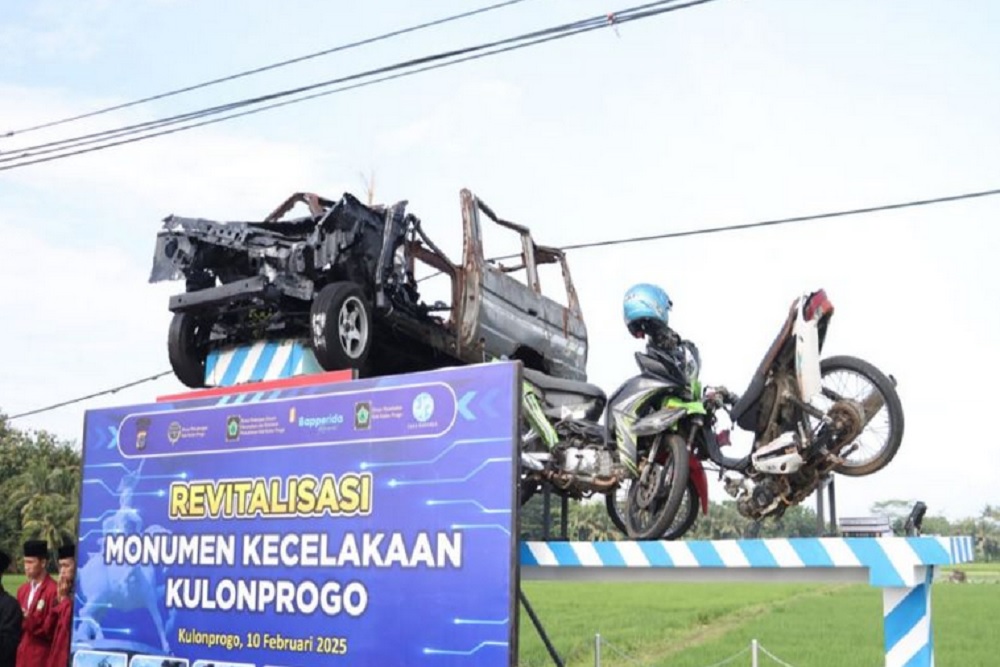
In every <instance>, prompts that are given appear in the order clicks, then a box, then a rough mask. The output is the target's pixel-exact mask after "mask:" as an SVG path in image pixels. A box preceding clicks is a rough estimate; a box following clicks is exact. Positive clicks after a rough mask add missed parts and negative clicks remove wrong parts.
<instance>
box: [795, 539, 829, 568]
mask: <svg viewBox="0 0 1000 667" xmlns="http://www.w3.org/2000/svg"><path fill="white" fill-rule="evenodd" d="M789 542H791V544H792V550H793V551H795V553H796V554H797V555H798V557H799V558H801V559H802V564H803V565H805V566H806V567H834V564H833V558H831V557H830V553H829V552H828V551H827V550H826V547H824V546H823V543H822V542H820V541H819V540H817V539H801V540H789Z"/></svg>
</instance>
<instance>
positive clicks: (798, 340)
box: [658, 290, 903, 520]
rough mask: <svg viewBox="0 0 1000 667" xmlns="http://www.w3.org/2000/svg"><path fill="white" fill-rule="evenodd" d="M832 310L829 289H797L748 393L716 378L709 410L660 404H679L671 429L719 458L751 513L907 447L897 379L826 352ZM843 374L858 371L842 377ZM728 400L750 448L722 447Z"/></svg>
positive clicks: (779, 506) (870, 469)
mask: <svg viewBox="0 0 1000 667" xmlns="http://www.w3.org/2000/svg"><path fill="white" fill-rule="evenodd" d="M832 316H833V305H832V304H831V303H830V300H829V299H828V298H827V295H826V292H825V291H823V290H819V291H816V292H813V293H811V294H806V295H804V296H802V297H800V298H798V299H796V300H795V302H794V303H793V304H792V307H791V309H790V311H789V314H788V317H787V319H786V320H785V324H784V326H783V327H782V328H781V331H780V332H779V333H778V336H777V338H775V340H774V343H772V345H771V347H770V349H769V350H768V351H767V354H766V355H764V358H763V360H762V361H761V363H760V365H759V367H758V368H757V371H756V373H754V376H753V379H752V380H751V381H750V385H749V386H748V387H747V390H746V391H745V392H744V393H743V395H742V396H739V397H737V396H735V395H734V394H732V393H731V392H729V391H728V390H727V389H726V388H725V387H715V388H711V387H708V388H706V389H705V390H704V392H703V394H702V400H701V406H703V407H704V412H703V413H700V412H701V411H700V410H691V409H690V408H689V409H687V410H685V409H684V408H683V407H673V408H667V407H663V408H661V409H660V411H659V412H660V413H666V412H667V411H668V410H669V411H671V414H670V415H669V421H672V422H673V423H674V424H675V428H676V432H675V433H674V434H673V436H672V437H678V436H680V437H683V438H684V439H685V440H686V441H687V444H688V449H689V452H690V454H691V456H692V457H693V458H697V459H700V460H702V461H704V460H708V461H711V462H713V463H715V464H716V465H717V466H719V469H720V470H719V474H720V477H722V476H724V481H725V488H726V491H727V492H728V493H729V494H730V495H731V496H732V497H734V498H735V499H736V501H737V507H738V509H739V511H740V513H741V514H742V515H743V516H745V517H747V518H750V519H754V520H760V519H762V518H765V517H772V518H778V517H780V516H781V515H782V514H783V513H784V511H785V509H786V508H787V507H789V506H792V505H796V504H798V503H800V502H801V501H802V500H804V499H805V498H806V497H808V496H809V495H810V494H811V493H812V492H813V491H815V490H816V489H817V488H818V487H819V486H820V484H821V483H822V482H823V481H824V480H825V479H826V478H827V477H829V476H830V475H831V474H832V473H834V472H837V473H840V474H842V475H848V476H853V477H859V476H864V475H871V474H872V473H875V472H877V471H879V470H881V469H882V468H884V467H885V466H886V465H888V464H889V462H890V461H891V460H892V459H893V457H894V456H895V455H896V452H897V451H898V450H899V446H900V444H901V442H902V439H903V408H902V405H901V403H900V400H899V395H898V394H897V393H896V389H895V384H896V382H895V379H893V378H892V377H891V376H886V375H885V374H883V373H882V372H881V371H880V370H879V369H877V368H876V367H875V366H873V365H872V364H870V363H868V362H867V361H864V360H862V359H858V358H856V357H850V356H836V357H829V358H826V359H821V357H820V355H821V352H822V349H823V343H824V340H825V338H826V331H827V327H828V326H829V323H830V319H831V317H832ZM845 379H846V380H852V381H851V382H848V383H846V384H845V383H844V382H842V381H841V382H838V380H845ZM695 407H697V406H695ZM720 409H725V410H726V411H727V412H728V413H729V416H730V418H731V420H732V421H733V423H734V424H735V425H736V426H738V427H740V428H741V429H744V430H747V431H750V432H752V433H753V434H754V440H753V446H752V449H751V452H750V454H748V455H747V456H746V457H743V458H730V457H727V456H725V455H724V454H723V453H722V447H724V446H726V445H727V444H728V441H729V432H728V431H727V430H724V431H718V432H717V430H716V427H717V421H718V419H717V418H718V416H719V415H718V414H717V413H718V411H719V410H720ZM699 413H700V414H699ZM658 416H660V417H661V421H662V418H663V417H667V416H668V415H666V414H661V415H658ZM684 481H685V483H686V480H684Z"/></svg>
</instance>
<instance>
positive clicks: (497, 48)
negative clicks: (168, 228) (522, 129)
mask: <svg viewBox="0 0 1000 667" xmlns="http://www.w3.org/2000/svg"><path fill="white" fill-rule="evenodd" d="M713 1H714V0H690V1H689V2H686V3H679V4H678V0H660V1H659V2H651V3H648V4H645V5H639V6H637V7H631V8H628V9H625V10H621V11H620V12H616V13H613V14H609V15H602V16H597V17H591V18H588V19H581V20H578V21H574V22H571V23H567V24H563V25H560V26H554V27H551V28H546V29H543V30H536V31H533V32H529V33H525V34H522V35H518V36H515V37H509V38H506V39H502V40H498V41H494V42H488V43H485V44H480V45H477V46H472V47H465V48H461V49H456V50H452V51H447V52H443V53H438V54H433V55H430V56H424V57H421V58H415V59H411V60H408V61H405V62H401V63H395V64H392V65H387V66H384V67H380V68H376V69H373V70H368V71H366V72H361V73H357V74H352V75H348V76H344V77H339V78H336V79H331V80H327V81H322V82H318V83H314V84H309V85H306V86H299V87H297V88H293V89H288V90H284V91H280V92H277V93H271V94H268V95H263V96H258V97H254V98H249V99H245V100H240V101H236V102H230V103H227V104H223V105H218V106H215V107H209V108H206V109H201V110H197V111H192V112H187V113H184V114H179V115H176V116H171V117H167V118H161V119H158V120H154V121H147V122H145V123H138V124H135V125H131V126H126V127H123V128H118V129H114V130H105V131H103V132H98V133H92V134H88V135H82V136H80V137H75V138H71V139H65V140H60V141H56V142H49V143H47V144H39V145H38V146H35V147H28V148H23V149H17V151H13V152H19V153H21V154H19V155H11V156H8V157H5V158H0V163H3V162H8V163H9V162H13V163H14V164H8V165H6V166H0V171H6V170H9V169H16V168H18V167H23V166H28V165H32V164H38V163H42V162H49V161H52V160H57V159H61V158H65V157H71V156H74V155H80V154H84V153H91V152H94V151H99V150H104V149H106V148H111V147H114V146H120V145H123V144H129V143H134V142H137V141H142V140H144V139H149V138H152V137H156V136H162V135H166V134H173V133H175V132H180V131H183V130H187V129H192V128H195V127H201V126H203V125H208V124H211V123H214V122H222V121H223V120H228V119H231V118H236V117H240V116H245V115H250V114H251V113H259V112H260V111H264V110H267V109H273V108H277V107H280V106H287V105H289V104H296V103H299V102H303V101H306V100H310V99H315V98H317V97H322V96H324V95H330V94H334V93H338V92H344V91H345V90H351V89H354V88H359V87H363V86H367V85H372V84H375V83H380V82H383V81H388V80H391V79H397V78H401V77H404V76H410V75H413V74H417V73H420V72H426V71H429V70H432V69H439V68H441V67H447V66H451V65H455V64H458V63H461V62H466V61H470V60H476V59H479V58H484V57H488V56H491V55H496V54H499V53H504V52H507V51H514V50H518V49H521V48H527V47H529V46H534V45H537V44H541V43H544V42H549V41H554V40H557V39H563V38H566V37H572V36H575V35H578V34H581V33H584V32H590V31H592V30H596V29H599V28H603V27H606V26H607V25H609V24H611V25H614V24H620V23H627V22H630V21H635V20H641V19H645V18H650V17H652V16H657V15H659V14H664V13H667V12H671V11H677V10H680V9H686V8H688V7H693V6H696V5H701V4H706V3H708V2H713ZM466 54H471V55H466ZM457 56H464V57H457ZM449 59H451V60H449ZM441 60H444V61H445V62H440V63H437V64H433V65H426V66H424V67H419V68H416V69H411V70H409V71H403V72H399V73H396V74H392V75H389V76H384V77H381V78H378V79H374V80H371V81H365V82H361V83H356V84H352V85H348V86H343V87H341V88H336V89H334V90H329V91H325V92H322V93H314V94H311V95H305V96H302V97H299V98H295V99H292V100H287V101H285V102H282V103H276V104H271V105H267V106H264V107H260V108H257V109H253V110H250V111H245V112H241V113H235V114H230V115H228V116H224V117H222V118H217V119H214V120H212V121H202V122H196V123H190V124H188V125H182V126H180V127H174V128H172V129H169V130H162V131H159V132H150V133H147V134H141V135H139V136H131V135H135V134H139V133H140V132H143V131H145V130H150V129H156V128H159V127H164V126H167V125H174V124H180V123H183V122H185V121H191V120H197V119H199V118H202V117H205V116H211V115H215V114H219V113H224V112H226V111H231V110H234V109H237V108H241V107H244V106H251V105H255V104H260V103H262V102H267V101H270V100H274V99H278V98H282V97H287V96H290V95H295V94H298V93H302V92H307V91H310V90H315V89H317V88H324V87H328V86H331V85H336V84H339V83H345V82H348V81H354V80H357V79H363V78H366V77H370V76H372V75H377V74H385V73H387V72H393V71H396V70H400V69H406V68H409V67H413V66H415V65H421V64H426V63H434V62H436V61H441ZM120 137H129V138H127V139H121V140H118V141H106V140H108V139H118V138H120ZM95 138H97V139H95ZM74 142H75V143H74ZM102 142H103V143H102ZM94 143H96V144H98V145H97V146H93V147H90V148H84V149H80V150H72V151H70V150H69V149H71V148H75V147H77V146H82V145H88V144H94ZM57 144H63V145H62V146H60V147H59V148H58V149H48V150H39V151H36V152H35V153H30V152H28V153H24V152H23V151H30V150H31V149H35V148H44V147H50V146H54V145H57ZM60 151H63V152H60ZM53 152H56V153H57V154H56V155H50V156H49V157H41V158H36V159H27V158H31V157H34V156H35V155H42V154H47V153H53Z"/></svg>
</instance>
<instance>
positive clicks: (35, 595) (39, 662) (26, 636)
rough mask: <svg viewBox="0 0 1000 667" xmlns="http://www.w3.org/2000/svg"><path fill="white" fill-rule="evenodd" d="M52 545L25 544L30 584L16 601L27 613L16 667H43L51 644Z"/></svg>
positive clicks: (26, 568) (52, 601)
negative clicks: (49, 566) (47, 569)
mask: <svg viewBox="0 0 1000 667" xmlns="http://www.w3.org/2000/svg"><path fill="white" fill-rule="evenodd" d="M48 564H49V545H48V543H47V542H46V541H45V540H28V541H27V542H25V543H24V574H25V575H26V576H27V577H28V581H26V582H25V583H23V584H21V587H20V588H18V589H17V601H18V603H20V605H21V612H22V613H23V614H24V623H23V624H22V625H21V643H20V644H19V645H18V647H17V667H44V666H45V661H46V660H48V659H49V647H50V645H51V644H52V633H51V631H49V632H46V622H45V621H46V620H47V619H48V616H49V614H50V613H52V607H54V606H55V604H56V582H55V580H54V579H53V578H52V577H50V576H49V573H48V572H46V571H45V568H46V566H47V565H48Z"/></svg>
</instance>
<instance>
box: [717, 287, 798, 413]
mask: <svg viewBox="0 0 1000 667" xmlns="http://www.w3.org/2000/svg"><path fill="white" fill-rule="evenodd" d="M795 316H796V312H795V303H792V305H791V307H790V308H789V309H788V317H787V318H786V319H785V324H784V325H783V326H782V327H781V331H779V332H778V336H777V337H776V338H775V339H774V342H773V343H771V347H769V348H768V350H767V354H765V355H764V358H763V359H761V362H760V365H759V366H758V367H757V370H756V371H755V372H754V374H753V378H752V379H751V380H750V385H749V386H748V387H747V389H746V391H745V392H743V394H742V395H741V396H740V400H739V401H737V402H736V405H734V406H733V409H732V411H731V412H730V417H731V418H732V420H733V421H734V422H736V424H737V425H738V426H739V427H740V428H742V429H744V430H747V431H753V430H756V428H757V415H756V411H755V410H753V408H754V407H755V406H756V405H757V401H758V399H760V396H761V394H762V393H764V383H765V381H766V380H767V372H768V371H769V370H770V368H771V365H772V364H773V363H774V360H775V358H777V356H778V354H779V353H780V352H781V348H782V347H784V345H785V343H787V342H788V340H789V338H791V335H792V327H793V326H794V325H795Z"/></svg>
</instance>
